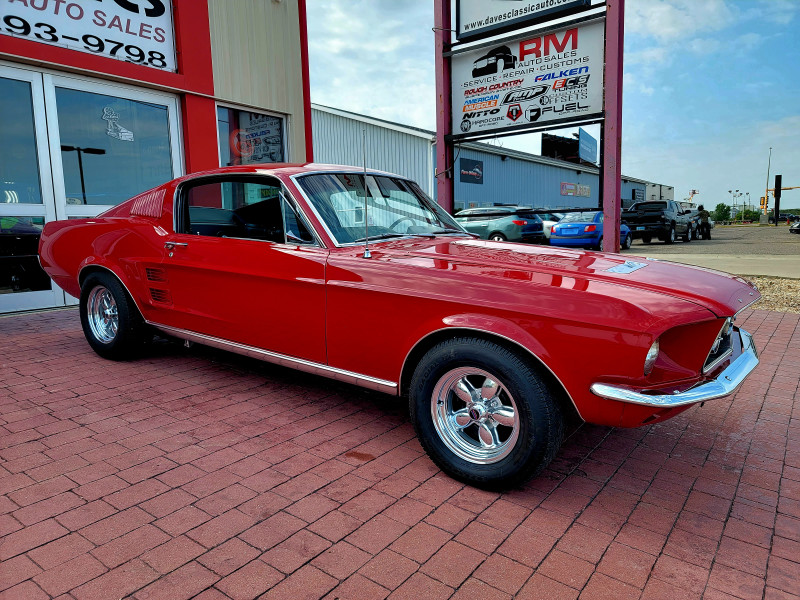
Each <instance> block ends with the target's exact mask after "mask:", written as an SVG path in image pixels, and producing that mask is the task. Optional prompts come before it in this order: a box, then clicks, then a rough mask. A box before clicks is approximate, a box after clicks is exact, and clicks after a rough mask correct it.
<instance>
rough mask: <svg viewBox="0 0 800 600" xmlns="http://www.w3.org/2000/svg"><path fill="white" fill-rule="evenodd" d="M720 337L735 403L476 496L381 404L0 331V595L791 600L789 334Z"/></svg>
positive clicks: (10, 323)
mask: <svg viewBox="0 0 800 600" xmlns="http://www.w3.org/2000/svg"><path fill="white" fill-rule="evenodd" d="M717 237H718V239H724V237H723V236H721V235H720V236H717ZM712 243H713V240H712ZM692 245H693V246H694V245H695V244H694V243H693V244H692ZM697 246H698V247H699V246H701V244H699V243H698V244H697ZM653 247H656V245H654V246H653ZM741 321H742V324H743V326H744V327H745V328H747V329H748V330H750V331H751V332H753V333H754V335H755V340H756V343H757V345H758V348H759V350H760V351H761V359H762V363H761V365H760V366H759V367H758V369H757V371H756V372H754V373H753V375H752V376H751V377H750V378H749V379H748V380H747V382H745V384H744V386H743V387H742V388H741V389H740V390H739V391H738V393H737V394H736V395H735V396H733V397H732V398H727V399H723V400H716V401H713V402H708V403H706V405H705V406H702V407H694V408H691V409H689V410H688V411H686V412H685V413H683V414H681V415H679V416H678V417H676V418H674V419H672V420H670V421H667V422H665V423H663V424H658V425H654V426H650V427H644V428H640V429H631V430H619V429H611V428H603V427H596V426H582V427H579V428H577V429H576V430H574V431H572V433H571V435H570V436H569V437H568V439H567V440H566V442H565V444H564V446H563V448H562V449H561V451H560V453H559V455H558V456H557V458H556V460H555V461H554V462H553V463H552V465H551V466H550V467H549V468H548V469H547V470H546V471H545V472H544V473H542V474H541V475H540V476H539V477H537V478H536V479H534V480H533V481H532V482H530V484H529V485H527V486H526V487H525V488H524V489H520V490H515V491H512V492H510V493H506V494H502V495H500V494H494V493H488V492H483V491H479V490H476V489H473V488H469V487H465V486H463V485H461V484H459V483H457V482H455V481H453V480H452V479H450V478H448V477H446V476H444V475H443V474H442V473H440V472H439V471H438V470H437V469H436V467H435V466H434V465H433V464H432V463H431V462H430V460H429V459H428V458H427V457H426V456H425V455H424V454H423V452H422V449H421V447H420V445H419V443H418V442H417V440H416V439H415V437H414V432H413V430H412V427H411V425H410V424H409V421H408V414H407V409H406V407H405V405H404V403H403V402H402V401H400V400H397V399H395V398H391V397H387V396H382V395H380V394H377V393H372V392H368V391H364V390H362V389H359V388H354V387H350V386H347V385H345V384H339V383H334V382H331V381H328V380H323V379H318V378H315V377H311V376H308V375H303V374H299V373H295V372H292V371H288V370H285V369H282V368H278V367H273V366H269V365H265V364H262V363H257V362H254V361H250V360H246V359H242V358H240V357H238V356H234V355H230V354H225V353H222V352H217V351H212V350H209V349H204V348H202V347H197V346H196V347H194V348H192V349H185V348H183V347H181V346H178V345H174V344H167V343H163V344H157V345H156V346H154V347H153V348H152V351H151V353H150V355H149V356H147V357H145V358H142V359H140V360H137V361H135V362H129V363H114V362H109V361H104V360H102V359H100V358H99V357H98V356H96V355H95V354H94V353H93V352H92V351H91V350H90V349H89V347H88V345H87V344H86V342H85V340H84V338H83V334H82V332H81V329H80V325H79V322H78V315H77V311H76V310H75V309H67V310H60V311H52V312H44V313H39V314H27V315H16V316H6V317H3V318H0V336H1V337H2V340H3V342H4V343H3V344H2V345H0V364H2V374H3V375H2V378H0V598H2V599H3V600H10V599H25V600H38V599H44V598H64V599H65V600H67V599H69V600H90V599H98V600H111V599H113V600H116V599H120V598H136V599H138V600H144V599H147V600H153V599H157V598H164V599H169V600H177V599H181V598H202V599H203V600H219V599H224V598H233V599H245V598H247V599H250V598H257V597H263V598H291V599H298V598H309V599H311V598H322V597H327V598H340V599H349V598H376V599H380V598H385V597H389V598H392V599H401V598H413V599H418V598H426V599H427V598H434V599H436V598H442V599H443V598H450V597H452V598H470V599H474V598H476V597H481V598H492V599H494V598H511V597H512V596H514V595H515V596H516V597H517V598H529V599H537V600H538V599H542V598H547V599H550V598H568V599H570V598H578V597H580V598H585V599H592V598H613V599H614V600H620V599H622V600H624V599H629V598H630V599H634V598H643V599H663V598H669V599H671V600H678V599H682V598H701V597H704V598H709V599H721V598H742V599H750V598H758V599H761V598H768V599H777V598H784V599H786V598H797V597H798V596H796V595H793V594H797V593H798V590H800V419H799V418H798V416H799V415H800V391H799V390H798V386H799V385H800V315H796V314H787V313H778V312H768V311H748V312H747V313H746V314H745V315H744V318H743V319H741ZM778 365H781V367H782V368H781V371H780V372H779V373H778V372H777V366H778Z"/></svg>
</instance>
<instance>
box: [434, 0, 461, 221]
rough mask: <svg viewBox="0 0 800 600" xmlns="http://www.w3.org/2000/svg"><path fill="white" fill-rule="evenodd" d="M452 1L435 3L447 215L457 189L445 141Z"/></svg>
mask: <svg viewBox="0 0 800 600" xmlns="http://www.w3.org/2000/svg"><path fill="white" fill-rule="evenodd" d="M450 10H451V9H450V0H434V3H433V24H434V37H435V46H436V48H435V54H436V64H435V70H436V173H437V174H436V177H435V180H436V181H435V185H436V201H437V202H438V203H439V204H440V205H441V207H442V208H444V209H445V210H446V211H447V212H449V213H451V214H452V212H453V196H454V194H453V186H454V181H455V179H454V178H455V168H456V167H455V165H454V164H451V163H452V161H453V148H452V144H449V143H447V142H445V136H447V135H450V134H451V133H452V117H451V114H450V110H451V108H450V88H451V86H452V81H451V80H450V58H449V57H447V56H444V53H445V52H446V51H447V50H450V45H451V41H452V36H451V30H450V27H451V25H450V23H451V16H450Z"/></svg>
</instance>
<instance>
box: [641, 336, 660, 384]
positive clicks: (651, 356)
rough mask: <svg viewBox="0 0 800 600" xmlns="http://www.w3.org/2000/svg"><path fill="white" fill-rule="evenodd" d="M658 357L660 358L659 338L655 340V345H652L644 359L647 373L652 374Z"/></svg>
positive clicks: (645, 372)
mask: <svg viewBox="0 0 800 600" xmlns="http://www.w3.org/2000/svg"><path fill="white" fill-rule="evenodd" d="M657 358H658V340H656V341H655V342H653V345H652V346H650V350H648V351H647V356H646V357H645V359H644V374H645V375H650V373H651V371H652V370H653V365H655V364H656V359H657Z"/></svg>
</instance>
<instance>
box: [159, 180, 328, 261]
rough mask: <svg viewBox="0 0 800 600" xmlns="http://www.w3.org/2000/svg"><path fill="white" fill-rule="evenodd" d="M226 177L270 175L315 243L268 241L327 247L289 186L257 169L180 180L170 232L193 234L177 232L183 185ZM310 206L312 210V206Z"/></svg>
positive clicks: (173, 202) (173, 207)
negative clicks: (254, 171)
mask: <svg viewBox="0 0 800 600" xmlns="http://www.w3.org/2000/svg"><path fill="white" fill-rule="evenodd" d="M226 177H245V178H247V177H255V178H259V177H271V178H273V179H275V180H277V181H278V183H280V184H281V193H282V194H283V195H284V196H285V198H286V201H287V202H289V203H290V204H291V205H292V208H294V209H295V210H296V211H297V213H298V216H299V217H300V219H302V220H303V225H305V227H306V229H308V231H309V233H310V234H311V235H312V236H314V241H315V245H314V246H311V244H290V243H288V242H283V243H281V242H270V243H272V244H279V245H281V246H289V247H296V246H300V247H319V248H327V247H328V246H327V245H326V244H325V242H324V241H323V240H322V238H321V237H320V235H319V234H318V233H317V231H316V229H315V228H314V227H312V226H311V221H309V219H308V216H307V215H306V213H305V211H304V210H303V207H302V206H301V205H300V203H299V202H298V201H297V199H296V198H295V197H294V196H292V193H291V192H290V191H289V188H288V187H286V184H284V183H283V181H282V180H281V178H280V177H278V176H277V175H274V174H273V173H270V172H266V171H259V172H257V173H216V174H212V175H198V176H197V177H192V178H190V179H185V180H184V181H181V182H180V183H179V184H178V185H176V186H175V192H174V193H173V194H172V233H174V234H176V235H194V234H192V233H183V232H181V233H179V232H178V214H179V213H178V202H179V201H180V199H181V194H182V192H183V189H184V186H186V185H187V184H194V183H196V182H202V181H204V180H207V181H208V182H209V183H212V182H214V181H216V180H222V179H224V178H226ZM298 189H300V188H299V187H298ZM300 191H301V193H302V190H300ZM309 205H310V203H309ZM311 208H312V210H313V206H312V207H311ZM282 211H283V209H281V212H282ZM315 212H316V211H315ZM323 225H324V222H323ZM201 237H208V236H201ZM228 239H236V240H250V241H253V242H266V241H269V240H256V239H254V238H228ZM284 239H286V232H285V231H284ZM331 239H333V238H331Z"/></svg>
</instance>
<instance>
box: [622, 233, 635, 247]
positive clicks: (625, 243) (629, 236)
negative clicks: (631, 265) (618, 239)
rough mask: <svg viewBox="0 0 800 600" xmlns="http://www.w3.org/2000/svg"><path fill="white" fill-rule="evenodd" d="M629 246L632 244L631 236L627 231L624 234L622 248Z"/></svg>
mask: <svg viewBox="0 0 800 600" xmlns="http://www.w3.org/2000/svg"><path fill="white" fill-rule="evenodd" d="M631 246H633V236H632V235H631V234H630V233H629V234H628V235H626V236H625V241H623V242H622V249H623V250H630V247H631Z"/></svg>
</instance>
